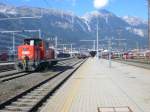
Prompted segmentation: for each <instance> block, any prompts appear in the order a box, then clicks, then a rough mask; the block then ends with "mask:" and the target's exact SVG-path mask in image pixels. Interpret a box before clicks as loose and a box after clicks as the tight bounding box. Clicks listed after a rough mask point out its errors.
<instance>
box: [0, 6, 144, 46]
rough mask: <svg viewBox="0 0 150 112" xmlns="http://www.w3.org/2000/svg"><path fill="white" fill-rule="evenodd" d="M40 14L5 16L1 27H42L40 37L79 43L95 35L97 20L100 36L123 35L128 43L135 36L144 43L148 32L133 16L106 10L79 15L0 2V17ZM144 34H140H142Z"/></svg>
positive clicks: (133, 39) (120, 36) (133, 41)
mask: <svg viewBox="0 0 150 112" xmlns="http://www.w3.org/2000/svg"><path fill="white" fill-rule="evenodd" d="M22 16H30V17H32V16H42V17H41V18H40V19H22V20H19V21H17V20H14V21H11V20H8V21H3V22H0V29H5V30H18V29H19V30H20V29H22V30H23V29H41V30H42V36H43V37H45V38H46V37H50V36H56V35H57V36H58V37H59V38H62V39H63V40H66V41H75V42H77V43H79V41H80V40H81V39H95V35H96V25H97V23H98V27H99V33H100V38H101V39H103V38H106V37H114V38H125V39H126V40H127V41H126V42H127V43H128V45H129V46H130V47H133V46H134V45H136V42H135V40H137V41H139V42H141V43H143V42H144V41H145V40H146V38H144V37H146V36H147V33H146V31H147V24H146V22H145V21H143V20H141V19H138V18H135V17H127V16H126V17H118V16H117V15H115V14H114V13H112V12H109V11H107V10H99V11H93V12H89V13H87V14H85V15H84V16H82V17H79V16H76V15H75V14H73V13H72V12H65V11H62V10H56V9H44V8H35V7H28V6H20V7H15V6H10V5H5V4H0V18H7V17H22ZM141 37H143V38H141Z"/></svg>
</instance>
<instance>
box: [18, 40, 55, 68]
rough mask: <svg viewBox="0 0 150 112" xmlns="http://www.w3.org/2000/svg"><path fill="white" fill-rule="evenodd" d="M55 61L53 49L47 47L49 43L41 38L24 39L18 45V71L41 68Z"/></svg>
mask: <svg viewBox="0 0 150 112" xmlns="http://www.w3.org/2000/svg"><path fill="white" fill-rule="evenodd" d="M56 63H57V60H56V59H55V50H54V49H52V48H49V43H47V42H45V41H44V40H42V39H39V38H29V39H24V44H23V45H20V46H18V60H17V62H16V68H17V70H18V71H35V70H43V69H45V68H47V67H49V66H50V65H54V64H56Z"/></svg>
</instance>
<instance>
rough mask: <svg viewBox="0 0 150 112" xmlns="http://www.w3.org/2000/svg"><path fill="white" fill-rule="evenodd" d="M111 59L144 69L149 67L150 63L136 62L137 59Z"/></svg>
mask: <svg viewBox="0 0 150 112" xmlns="http://www.w3.org/2000/svg"><path fill="white" fill-rule="evenodd" d="M113 61H116V62H119V63H124V64H128V65H132V66H136V67H140V68H144V69H150V64H148V63H143V62H138V61H133V60H131V61H130V60H128V61H125V60H118V59H114V60H113Z"/></svg>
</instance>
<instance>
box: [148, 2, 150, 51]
mask: <svg viewBox="0 0 150 112" xmlns="http://www.w3.org/2000/svg"><path fill="white" fill-rule="evenodd" d="M148 49H149V50H150V0H148Z"/></svg>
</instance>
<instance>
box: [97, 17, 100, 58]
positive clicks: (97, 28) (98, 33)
mask: <svg viewBox="0 0 150 112" xmlns="http://www.w3.org/2000/svg"><path fill="white" fill-rule="evenodd" d="M98 24H99V23H98V17H97V28H96V29H97V33H96V37H97V38H96V41H97V48H96V51H97V58H99V47H98V45H99V38H98V36H99V33H98V30H99V29H98Z"/></svg>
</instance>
